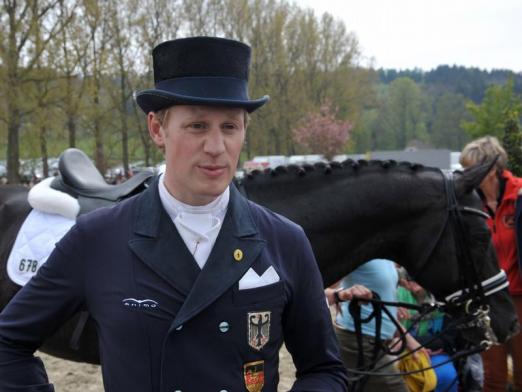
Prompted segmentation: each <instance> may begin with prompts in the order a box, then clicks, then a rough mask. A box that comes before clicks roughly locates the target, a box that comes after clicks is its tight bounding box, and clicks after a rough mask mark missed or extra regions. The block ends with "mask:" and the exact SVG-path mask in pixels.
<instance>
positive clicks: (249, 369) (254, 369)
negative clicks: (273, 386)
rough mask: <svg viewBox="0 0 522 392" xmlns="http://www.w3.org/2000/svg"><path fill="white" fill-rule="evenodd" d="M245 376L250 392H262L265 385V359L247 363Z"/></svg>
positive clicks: (244, 368)
mask: <svg viewBox="0 0 522 392" xmlns="http://www.w3.org/2000/svg"><path fill="white" fill-rule="evenodd" d="M243 376H244V377H245V386H246V389H247V390H248V392H261V391H262V389H263V386H264V385H265V361H255V362H248V363H245V364H244V365H243Z"/></svg>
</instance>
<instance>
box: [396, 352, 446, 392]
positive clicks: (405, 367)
mask: <svg viewBox="0 0 522 392" xmlns="http://www.w3.org/2000/svg"><path fill="white" fill-rule="evenodd" d="M416 356H417V359H413V355H408V356H406V357H404V358H403V359H401V360H400V361H399V366H398V367H399V371H400V372H401V373H402V372H411V371H415V370H420V369H426V368H430V367H431V361H430V359H429V357H428V356H427V355H426V354H424V353H423V352H422V351H417V353H416ZM403 377H404V381H405V382H406V385H407V386H408V390H409V391H410V392H429V391H433V390H435V387H436V386H437V376H436V375H435V370H433V369H429V370H425V371H422V372H419V373H413V374H408V375H407V376H403Z"/></svg>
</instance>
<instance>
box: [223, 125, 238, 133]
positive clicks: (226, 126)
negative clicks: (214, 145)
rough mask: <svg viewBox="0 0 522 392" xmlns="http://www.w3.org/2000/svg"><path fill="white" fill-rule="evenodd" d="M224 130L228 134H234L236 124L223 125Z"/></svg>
mask: <svg viewBox="0 0 522 392" xmlns="http://www.w3.org/2000/svg"><path fill="white" fill-rule="evenodd" d="M223 129H224V130H225V131H228V132H233V131H235V130H236V129H237V127H236V125H235V124H231V123H230V124H223Z"/></svg>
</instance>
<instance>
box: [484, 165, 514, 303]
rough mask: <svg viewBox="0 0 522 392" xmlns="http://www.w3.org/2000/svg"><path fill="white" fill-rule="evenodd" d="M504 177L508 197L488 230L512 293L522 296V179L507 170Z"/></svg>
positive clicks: (503, 197) (501, 202) (489, 222)
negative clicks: (521, 260) (521, 257)
mask: <svg viewBox="0 0 522 392" xmlns="http://www.w3.org/2000/svg"><path fill="white" fill-rule="evenodd" d="M502 177H503V178H504V179H505V188H504V193H503V195H502V197H501V200H500V202H499V204H498V207H497V210H496V211H495V215H494V216H493V217H492V218H489V219H488V226H489V228H490V230H491V233H492V237H493V244H494V245H495V249H496V251H497V257H498V262H499V265H500V268H502V269H503V270H504V271H506V274H507V277H508V280H509V293H510V294H511V295H522V275H521V273H520V264H519V256H518V253H519V252H518V250H517V243H518V246H520V244H521V243H522V242H521V239H520V236H521V235H522V231H521V230H520V228H522V225H521V224H520V223H519V222H520V219H518V216H519V214H520V211H519V209H520V206H519V208H518V209H517V204H518V205H520V204H522V200H520V201H519V202H518V203H517V199H518V197H519V196H518V191H519V189H520V188H522V178H518V177H515V176H514V175H513V174H512V173H511V172H509V171H508V170H504V172H503V173H502ZM516 217H517V219H516Z"/></svg>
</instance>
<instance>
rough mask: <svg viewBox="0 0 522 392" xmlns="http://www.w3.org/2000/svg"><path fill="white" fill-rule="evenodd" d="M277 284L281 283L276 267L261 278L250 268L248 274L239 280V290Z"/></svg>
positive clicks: (271, 268) (264, 273) (270, 268)
mask: <svg viewBox="0 0 522 392" xmlns="http://www.w3.org/2000/svg"><path fill="white" fill-rule="evenodd" d="M275 282H279V275H278V274H277V272H276V271H275V269H274V267H269V268H268V269H267V270H266V271H265V272H263V275H261V276H259V275H258V274H257V273H256V271H254V270H253V269H252V268H249V269H248V271H247V272H246V274H245V275H243V277H242V278H241V279H240V280H239V290H246V289H254V288H256V287H263V286H268V285H269V284H272V283H275Z"/></svg>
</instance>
